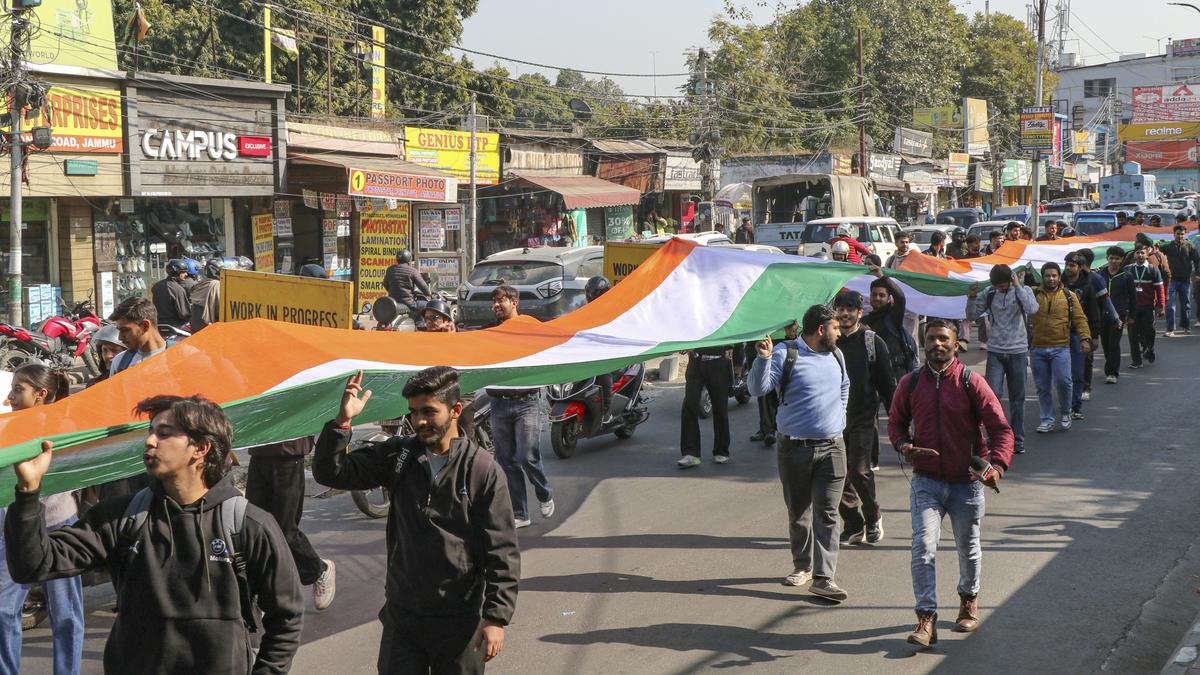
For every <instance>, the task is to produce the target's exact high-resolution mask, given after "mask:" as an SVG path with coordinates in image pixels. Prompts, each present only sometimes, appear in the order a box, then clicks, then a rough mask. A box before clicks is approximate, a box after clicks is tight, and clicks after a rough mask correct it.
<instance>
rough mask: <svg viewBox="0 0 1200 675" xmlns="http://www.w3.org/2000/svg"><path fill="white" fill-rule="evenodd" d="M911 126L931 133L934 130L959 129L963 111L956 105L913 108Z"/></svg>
mask: <svg viewBox="0 0 1200 675" xmlns="http://www.w3.org/2000/svg"><path fill="white" fill-rule="evenodd" d="M912 121H913V126H916V127H918V128H921V129H924V130H926V131H932V130H934V129H961V128H962V126H963V110H962V108H960V107H958V106H956V105H940V106H934V107H932V108H913V116H912Z"/></svg>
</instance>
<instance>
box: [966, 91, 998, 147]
mask: <svg viewBox="0 0 1200 675" xmlns="http://www.w3.org/2000/svg"><path fill="white" fill-rule="evenodd" d="M988 124H989V122H988V105H987V101H985V100H983V99H979V98H964V99H963V150H965V151H966V153H967V154H968V155H970V156H972V157H983V156H985V155H987V154H988V153H989V152H991V145H992V141H991V137H990V135H989V134H988Z"/></svg>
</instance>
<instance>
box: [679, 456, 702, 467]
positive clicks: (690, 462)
mask: <svg viewBox="0 0 1200 675" xmlns="http://www.w3.org/2000/svg"><path fill="white" fill-rule="evenodd" d="M675 465H676V466H678V467H679V468H681V469H690V468H692V467H693V466H700V458H699V457H697V456H695V455H684V456H683V457H680V458H679V461H678V462H675Z"/></svg>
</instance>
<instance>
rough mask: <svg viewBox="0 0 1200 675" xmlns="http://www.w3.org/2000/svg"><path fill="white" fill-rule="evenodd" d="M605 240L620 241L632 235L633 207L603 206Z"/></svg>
mask: <svg viewBox="0 0 1200 675" xmlns="http://www.w3.org/2000/svg"><path fill="white" fill-rule="evenodd" d="M604 231H605V236H604V238H605V240H607V241H621V240H624V239H629V238H630V237H632V236H633V207H632V206H606V207H604Z"/></svg>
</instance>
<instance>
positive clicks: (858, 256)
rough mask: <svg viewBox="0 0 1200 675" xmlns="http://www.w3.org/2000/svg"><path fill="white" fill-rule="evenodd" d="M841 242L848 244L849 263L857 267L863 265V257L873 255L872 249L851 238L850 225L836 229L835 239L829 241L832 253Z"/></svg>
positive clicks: (839, 226)
mask: <svg viewBox="0 0 1200 675" xmlns="http://www.w3.org/2000/svg"><path fill="white" fill-rule="evenodd" d="M862 227H866V225H863V226H862ZM839 241H844V242H846V245H847V246H849V247H850V253H849V254H848V255H847V258H846V260H847V262H851V263H854V264H855V265H861V264H863V256H865V255H869V254H870V253H871V249H869V248H867V246H866V245H865V244H863V243H862V242H861V241H859V240H857V239H855V238H854V237H852V236H850V226H849V225H838V226H837V227H836V228H835V229H834V231H833V238H832V239H830V240H829V250H830V251H832V250H833V245H834V244H835V243H837V242H839Z"/></svg>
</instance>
